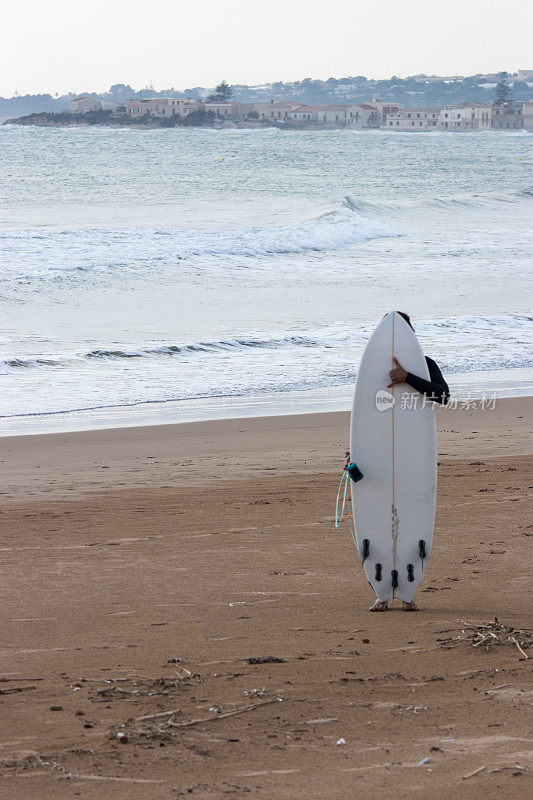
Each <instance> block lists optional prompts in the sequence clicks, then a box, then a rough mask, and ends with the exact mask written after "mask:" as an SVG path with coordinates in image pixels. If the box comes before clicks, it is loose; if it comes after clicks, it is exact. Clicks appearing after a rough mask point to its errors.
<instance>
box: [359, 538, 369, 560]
mask: <svg viewBox="0 0 533 800" xmlns="http://www.w3.org/2000/svg"><path fill="white" fill-rule="evenodd" d="M369 553H370V541H369V540H368V539H363V549H362V551H361V558H362V559H363V564H364V563H365V560H366V559H367V558H368V555H369Z"/></svg>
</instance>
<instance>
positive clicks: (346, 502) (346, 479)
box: [335, 470, 359, 555]
mask: <svg viewBox="0 0 533 800" xmlns="http://www.w3.org/2000/svg"><path fill="white" fill-rule="evenodd" d="M343 483H344V490H343V485H342V484H343ZM349 483H350V475H349V474H348V471H347V470H344V471H343V473H342V475H341V479H340V481H339V488H338V490H337V501H336V503H335V527H336V528H339V527H340V524H341V522H342V520H343V518H344V512H345V510H346V507H348V525H349V528H350V535H351V537H352V541H353V543H354V546H355V549H356V550H357V554H358V555H359V548H358V547H357V539H356V536H355V530H354V526H353V525H352V511H353V509H352V508H351V507H350V506H351V502H350V498H349V497H348V485H349ZM341 494H342V505H341V510H340V514H339V503H340V498H341Z"/></svg>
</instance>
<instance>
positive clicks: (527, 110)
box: [522, 103, 533, 133]
mask: <svg viewBox="0 0 533 800" xmlns="http://www.w3.org/2000/svg"><path fill="white" fill-rule="evenodd" d="M522 119H523V121H524V128H525V130H526V131H529V133H533V103H524V107H523V109H522Z"/></svg>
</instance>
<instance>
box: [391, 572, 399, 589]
mask: <svg viewBox="0 0 533 800" xmlns="http://www.w3.org/2000/svg"><path fill="white" fill-rule="evenodd" d="M391 578H392V588H393V589H397V588H398V570H397V569H393V570H392V572H391Z"/></svg>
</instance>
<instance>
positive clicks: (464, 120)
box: [437, 103, 492, 132]
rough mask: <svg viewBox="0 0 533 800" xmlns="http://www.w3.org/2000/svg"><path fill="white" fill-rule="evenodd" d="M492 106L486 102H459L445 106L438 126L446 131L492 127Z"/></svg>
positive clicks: (440, 113) (479, 129) (478, 129)
mask: <svg viewBox="0 0 533 800" xmlns="http://www.w3.org/2000/svg"><path fill="white" fill-rule="evenodd" d="M491 110H492V109H491V106H490V105H487V104H484V103H458V104H457V105H456V106H444V108H443V109H442V110H441V111H440V112H439V118H438V121H437V128H438V129H439V130H446V131H462V132H464V131H483V130H490V127H491Z"/></svg>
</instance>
